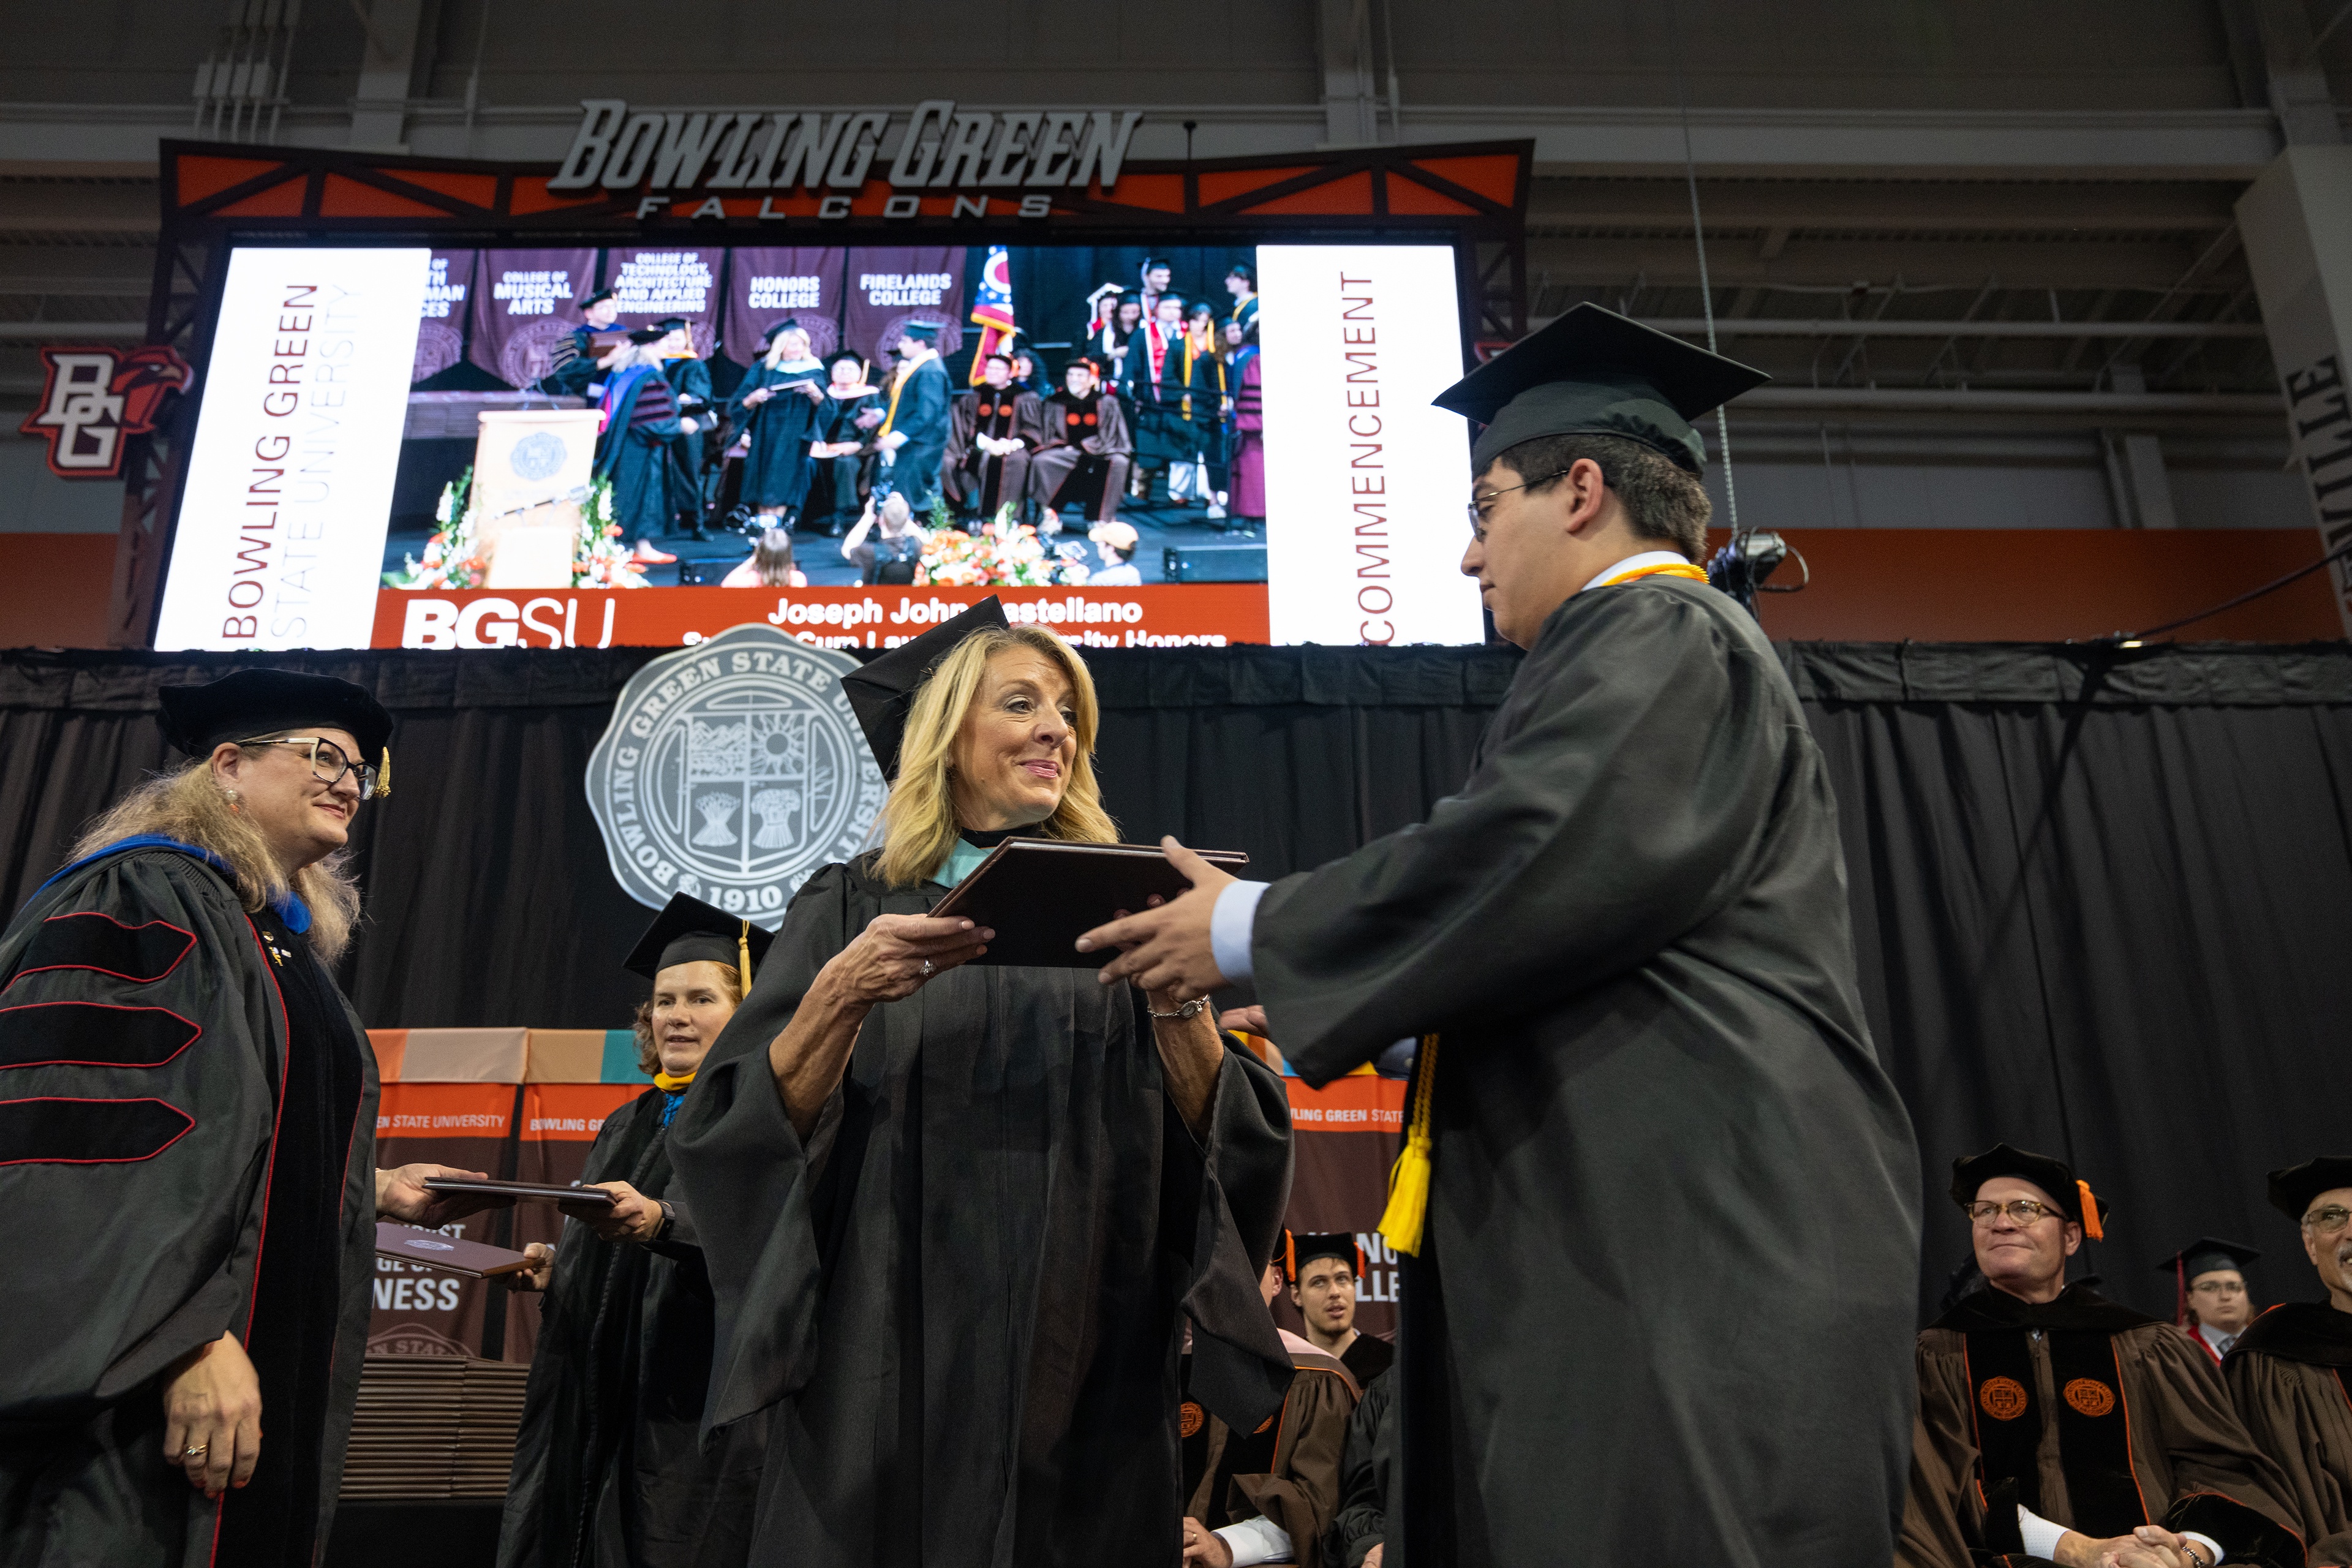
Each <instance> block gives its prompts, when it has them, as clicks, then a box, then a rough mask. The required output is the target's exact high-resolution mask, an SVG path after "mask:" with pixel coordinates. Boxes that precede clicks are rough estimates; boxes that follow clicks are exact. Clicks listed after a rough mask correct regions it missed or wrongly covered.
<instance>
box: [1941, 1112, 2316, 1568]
mask: <svg viewBox="0 0 2352 1568" xmlns="http://www.w3.org/2000/svg"><path fill="white" fill-rule="evenodd" d="M1950 1191H1951V1194H1952V1201H1953V1202H1955V1203H1957V1204H1958V1205H1959V1206H1960V1207H1961V1209H1962V1210H1964V1211H1965V1212H1966V1213H1967V1215H1968V1216H1969V1226H1970V1229H1971V1235H1972V1237H1973V1238H1974V1240H1975V1244H1976V1254H1977V1267H1978V1268H1980V1269H1982V1270H1983V1272H1984V1278H1985V1282H1986V1288H1985V1289H1982V1290H1979V1291H1977V1292H1976V1293H1975V1294H1973V1295H1970V1296H1969V1297H1967V1298H1966V1299H1965V1300H1962V1301H1960V1302H1959V1303H1958V1305H1957V1306H1955V1307H1953V1308H1952V1309H1951V1310H1949V1311H1947V1312H1946V1313H1945V1314H1944V1315H1943V1316H1942V1317H1940V1318H1938V1319H1937V1320H1936V1321H1935V1322H1934V1323H1933V1324H1931V1325H1930V1326H1929V1327H1927V1329H1925V1330H1923V1331H1921V1333H1920V1335H1919V1346H1918V1376H1919V1402H1918V1406H1917V1415H1916V1421H1915V1424H1914V1426H1913V1439H1912V1453H1911V1487H1910V1495H1909V1497H1908V1499H1907V1500H1906V1503H1905V1506H1904V1510H1903V1532H1902V1539H1901V1542H1900V1544H1899V1546H1898V1549H1897V1551H1896V1554H1895V1562H1896V1563H1897V1564H1898V1568H1970V1564H1971V1563H1979V1564H1981V1563H2004V1564H2008V1563H2044V1562H2049V1563H2060V1564H2063V1568H2105V1564H2108V1563H2113V1564H2115V1565H2116V1568H2212V1564H2214V1563H2223V1562H2226V1563H2259V1564H2268V1565H2269V1568H2300V1565H2301V1564H2302V1563H2303V1562H2304V1548H2303V1542H2302V1541H2301V1539H2299V1538H2298V1536H2297V1535H2296V1534H2295V1531H2294V1528H2293V1527H2294V1523H2295V1518H2296V1516H2295V1514H2294V1511H2293V1510H2292V1508H2291V1506H2290V1505H2289V1503H2288V1501H2287V1490H2286V1482H2285V1478H2284V1476H2283V1475H2282V1474H2281V1473H2280V1470H2279V1468H2278V1466H2277V1465H2276V1464H2274V1463H2273V1462H2272V1460H2271V1459H2270V1458H2268V1457H2267V1456H2265V1455H2264V1454H2263V1452H2262V1451H2261V1450H2260V1449H2259V1448H2257V1447H2255V1446H2254V1443H2253V1440H2252V1438H2251V1437H2249V1436H2247V1434H2246V1429H2245V1426H2243V1424H2242V1423H2241V1422H2240V1421H2239V1419H2238V1416H2237V1413H2236V1411H2235V1410H2233V1409H2232V1408H2231V1404H2230V1397H2229V1394H2227V1393H2226V1392H2225V1391H2224V1390H2223V1388H2222V1386H2221V1377H2220V1375H2219V1374H2218V1373H2216V1372H2215V1371H2214V1370H2213V1364H2212V1361H2211V1359H2210V1357H2209V1356H2207V1355H2206V1353H2205V1352H2204V1351H2203V1350H2202V1349H2201V1348H2200V1347H2199V1346H2196V1345H2193V1344H2191V1343H2190V1342H2189V1340H2188V1338H2187V1337H2186V1336H2185V1335H2183V1334H2182V1333H2181V1332H2180V1331H2179V1330H2178V1329H2176V1328H2175V1327H2173V1326H2172V1325H2171V1324H2170V1323H2167V1322H2162V1321H2158V1320H2157V1319H2155V1318H2150V1317H2147V1316H2146V1315H2145V1314H2142V1313H2139V1312H2136V1311H2133V1310H2131V1309H2130V1308H2128V1307H2125V1306H2121V1305H2119V1304H2117V1303H2116V1302H2114V1301H2110V1300H2106V1299H2105V1297H2103V1296H2100V1295H2099V1294H2097V1293H2096V1292H2095V1291H2093V1290H2091V1289H2087V1288H2086V1287H2084V1286H2082V1285H2071V1286H2070V1285H2068V1284H2067V1283H2066V1260H2067V1258H2071V1257H2073V1256H2074V1252H2075V1251H2076V1249H2077V1248H2079V1247H2081V1246H2082V1244H2083V1237H2084V1235H2085V1233H2087V1234H2089V1235H2090V1236H2091V1237H2098V1236H2099V1235H2100V1234H2101V1232H2102V1230H2103V1229H2104V1227H2105V1220H2106V1218H2107V1207H2106V1205H2105V1204H2103V1203H2101V1202H2100V1201H2099V1200H2098V1198H2097V1197H2096V1196H2095V1195H2094V1194H2092V1192H2091V1189H2090V1185H2089V1184H2087V1183H2084V1182H2081V1181H2078V1180H2077V1179H2076V1177H2075V1175H2074V1170H2073V1168H2072V1167H2070V1166H2069V1165H2067V1164H2066V1163H2064V1162H2063V1161H2061V1160H2055V1159H2053V1158H2051V1157H2050V1156H2048V1155H2046V1154H2034V1153H2030V1152H2026V1151H2024V1150H2021V1149H2012V1148H2011V1147H2010V1146H2009V1145H2008V1144H2006V1143H1998V1144H1995V1145H1994V1146H1993V1147H1992V1148H1990V1149H1989V1150H1987V1151H1986V1152H1983V1153H1981V1154H1977V1155H1971V1156H1968V1157H1965V1158H1962V1159H1958V1160H1955V1161H1954V1162H1952V1184H1951V1188H1950Z"/></svg>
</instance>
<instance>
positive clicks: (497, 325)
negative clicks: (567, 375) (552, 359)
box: [466, 247, 596, 387]
mask: <svg viewBox="0 0 2352 1568" xmlns="http://www.w3.org/2000/svg"><path fill="white" fill-rule="evenodd" d="M478 271H479V273H480V277H479V278H478V279H477V280H476V283H475V287H474V289H473V299H472V300H471V302H470V303H471V310H470V312H469V313H470V315H471V318H472V321H473V328H474V330H473V334H472V341H471V342H470V343H469V344H468V345H467V351H466V357H467V360H468V361H470V362H471V363H473V364H475V365H476V366H478V367H479V368H480V369H482V370H484V371H487V372H488V373H489V374H492V375H494V376H497V377H498V378H499V380H500V381H503V382H505V383H506V384H508V385H509V386H512V387H526V386H529V385H530V384H531V383H533V382H535V381H537V380H538V379H539V378H540V377H541V376H542V375H545V374H547V362H548V355H549V353H551V352H552V351H553V349H554V347H555V344H556V342H557V340H558V339H560V338H562V336H563V335H564V334H565V333H566V332H569V331H571V330H572V326H573V325H574V324H575V323H576V322H577V321H579V320H580V312H579V311H578V310H575V309H574V308H573V307H574V306H575V305H576V304H577V303H578V302H579V300H581V298H582V297H583V295H585V294H586V293H587V292H588V290H589V289H592V288H593V287H594V286H595V282H596V253H595V252H594V251H593V250H591V249H588V248H586V247H579V248H575V249H569V250H490V251H485V252H483V253H482V257H481V265H480V267H479V268H478Z"/></svg>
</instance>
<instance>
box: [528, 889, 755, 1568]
mask: <svg viewBox="0 0 2352 1568" xmlns="http://www.w3.org/2000/svg"><path fill="white" fill-rule="evenodd" d="M773 940H774V939H773V938H772V935H771V934H770V933H769V932H767V931H762V930H761V929H760V928H759V927H758V926H755V925H752V924H751V922H750V921H744V920H740V919H738V918H736V917H735V916H733V915H730V914H727V913H726V912H724V911H723V910H717V909H713V908H712V907H711V906H710V905H709V904H706V903H704V902H702V901H701V900H698V899H694V898H689V897H688V895H686V894H684V893H680V894H678V895H677V896H676V897H675V898H673V899H671V900H670V901H669V902H668V903H667V905H665V906H664V907H663V909H662V911H661V913H660V914H658V915H657V916H656V917H655V918H654V922H653V924H652V925H650V926H648V927H646V931H645V934H644V936H643V937H641V938H640V939H639V940H638V942H637V945H636V947H635V950H634V951H633V952H630V954H629V956H628V958H627V959H626V960H625V961H624V963H623V964H622V967H624V968H625V969H627V970H628V971H629V972H630V973H634V974H640V975H643V976H645V977H646V979H647V980H649V981H651V982H652V983H653V994H652V995H651V996H649V997H647V998H646V1000H645V1001H644V1002H642V1003H640V1004H638V1005H637V1012H636V1017H635V1020H634V1025H635V1032H636V1037H637V1066H638V1068H639V1069H640V1070H642V1071H644V1072H646V1073H649V1074H651V1075H652V1077H653V1080H654V1086H653V1088H651V1089H647V1090H646V1091H645V1093H643V1094H641V1095H639V1096H638V1097H637V1098H636V1099H635V1100H631V1101H630V1102H629V1103H628V1104H626V1105H625V1106H623V1107H621V1108H620V1109H619V1110H615V1111H614V1112H613V1113H612V1114H611V1115H610V1116H608V1117H606V1118H605V1119H604V1128H603V1130H602V1131H599V1132H598V1133H597V1135H596V1142H595V1146H594V1147H593V1149H591V1150H590V1151H589V1153H588V1165H587V1169H586V1170H585V1171H583V1173H582V1184H583V1185H585V1186H591V1187H595V1188H598V1189H600V1190H602V1191H604V1192H608V1193H610V1194H613V1196H614V1200H615V1201H614V1204H613V1206H612V1207H610V1208H608V1209H603V1210H581V1211H576V1212H575V1211H572V1210H567V1211H566V1212H567V1214H569V1215H571V1217H570V1219H569V1222H568V1223H567V1224H566V1225H565V1226H564V1227H563V1235H562V1237H561V1238H560V1239H559V1244H558V1245H557V1247H555V1248H554V1249H553V1250H552V1252H551V1251H550V1249H549V1248H548V1247H545V1246H543V1245H541V1244H539V1243H533V1244H532V1245H531V1246H530V1247H529V1248H528V1249H527V1250H528V1252H529V1253H530V1256H531V1257H533V1258H536V1259H537V1260H538V1265H539V1266H538V1267H537V1268H535V1269H533V1270H532V1271H531V1272H530V1273H528V1274H525V1275H521V1276H518V1277H517V1278H516V1279H514V1281H513V1283H512V1286H511V1288H512V1289H522V1290H542V1291H545V1292H546V1294H545V1296H544V1298H543V1303H544V1304H543V1306H542V1308H541V1319H540V1333H539V1344H538V1348H537V1351H536V1352H535V1353H534V1354H533V1355H532V1357H531V1363H530V1384H529V1385H528V1387H527V1388H526V1389H525V1391H524V1394H523V1413H522V1425H521V1426H520V1430H519V1431H518V1433H517V1435H516V1438H515V1458H514V1473H513V1478H512V1479H511V1481H510V1482H509V1486H508V1489H507V1506H506V1518H505V1521H504V1522H503V1524H502V1526H501V1528H500V1530H499V1568H575V1565H578V1564H583V1563H593V1564H598V1565H600V1568H601V1565H605V1564H611V1565H614V1568H618V1565H620V1564H624V1563H625V1564H628V1565H629V1568H740V1564H741V1563H743V1562H744V1560H745V1556H746V1554H747V1552H749V1550H750V1546H751V1516H752V1511H753V1506H754V1504H755V1502H756V1500H757V1496H758V1484H759V1479H760V1466H761V1457H762V1455H763V1454H764V1452H765V1450H766V1446H767V1422H766V1419H765V1418H764V1416H762V1417H757V1418H754V1419H751V1420H749V1421H745V1422H740V1423H738V1424H737V1425H735V1426H730V1427H729V1428H728V1430H727V1431H726V1433H725V1434H723V1435H722V1436H720V1437H719V1439H718V1440H716V1441H714V1442H713V1443H712V1444H711V1445H710V1446H709V1447H708V1448H705V1447H702V1446H701V1445H700V1444H699V1443H698V1440H697V1431H698V1427H699V1426H700V1425H701V1421H702V1404H703V1395H704V1394H705V1392H706V1390H707V1389H708V1387H709V1382H710V1351H711V1337H712V1334H713V1333H714V1331H715V1329H714V1322H713V1318H712V1311H711V1292H710V1279H709V1274H708V1273H707V1272H706V1271H705V1268H704V1264H703V1255H702V1247H701V1244H700V1239H699V1237H698V1236H697V1234H696V1231H695V1226H694V1221H693V1217H692V1215H691V1213H690V1211H689V1210H688V1207H687V1205H686V1202H685V1195H684V1194H683V1192H682V1191H681V1190H680V1188H679V1186H678V1184H677V1178H676V1174H675V1173H674V1171H673V1170H672V1168H671V1164H670V1156H669V1147H668V1134H669V1131H670V1128H671V1125H672V1124H673V1122H674V1121H676V1119H677V1111H678V1106H679V1105H680V1103H681V1102H682V1101H684V1100H685V1099H686V1091H687V1088H688V1085H690V1084H692V1083H693V1082H694V1079H695V1076H696V1074H697V1073H698V1072H699V1071H700V1070H701V1067H702V1060H703V1058H705V1057H706V1056H708V1055H709V1052H710V1047H711V1044H712V1042H714V1041H716V1040H717V1039H718V1038H719V1031H720V1030H721V1029H723V1028H725V1027H726V1026H727V1021H728V1020H729V1019H730V1018H731V1017H733V1016H735V1009H736V1008H737V1007H738V1006H739V1005H741V1003H742V1000H743V996H744V994H745V993H746V992H748V991H749V990H750V989H751V982H752V978H753V975H754V973H755V971H756V968H757V966H758V965H759V963H761V961H762V960H763V959H764V958H765V957H766V956H767V952H768V947H769V944H770V943H771V942H772V941H773Z"/></svg>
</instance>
